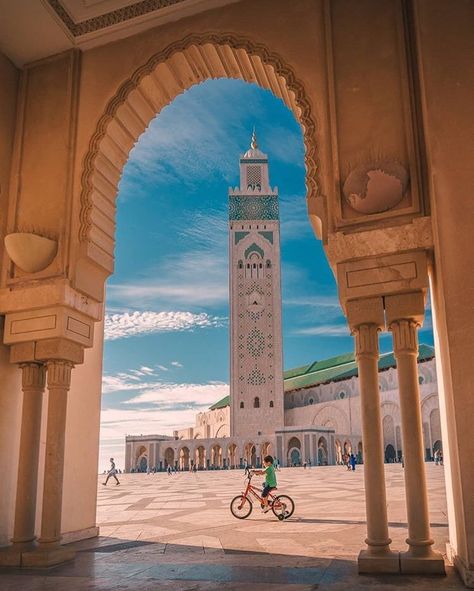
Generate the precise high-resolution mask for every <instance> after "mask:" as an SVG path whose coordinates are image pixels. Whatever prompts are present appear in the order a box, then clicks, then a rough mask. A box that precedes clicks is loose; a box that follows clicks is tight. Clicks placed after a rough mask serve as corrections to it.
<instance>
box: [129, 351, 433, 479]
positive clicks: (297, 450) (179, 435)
mask: <svg viewBox="0 0 474 591" xmlns="http://www.w3.org/2000/svg"><path fill="white" fill-rule="evenodd" d="M418 370H419V377H420V396H421V410H422V417H423V434H424V447H425V455H426V459H430V458H431V457H432V456H433V451H434V450H435V449H440V448H441V426H440V419H439V405H438V389H437V380H436V367H435V360H434V358H433V359H430V360H428V361H424V362H421V363H419V364H418ZM379 383H380V395H381V410H382V422H383V435H384V449H385V456H386V461H396V460H397V459H399V457H400V456H401V454H402V444H401V420H400V406H399V402H398V380H397V371H396V369H395V368H389V369H387V370H385V371H382V372H380V373H379ZM359 396H360V393H359V379H358V378H357V377H352V378H349V379H347V380H341V381H337V382H329V383H325V384H319V385H317V386H313V387H309V388H304V389H301V390H294V391H289V392H286V394H285V414H284V423H283V424H282V425H281V426H280V427H279V428H277V429H276V430H275V433H274V434H272V436H257V437H253V438H252V437H237V436H231V435H230V430H229V427H228V425H229V422H228V419H229V416H230V412H231V408H230V406H225V407H224V408H217V409H215V410H209V411H207V412H205V413H199V414H198V415H197V417H196V425H195V426H194V427H190V428H187V429H181V430H178V431H175V433H174V437H173V438H166V437H165V436H159V435H156V436H148V437H147V436H127V443H126V445H127V454H126V466H125V469H126V471H130V470H131V469H134V470H137V469H142V470H143V469H146V463H145V462H144V461H143V458H149V465H150V466H151V467H154V468H155V469H157V470H160V469H161V470H163V469H165V468H166V467H167V466H168V465H171V466H173V467H174V466H176V467H177V468H180V469H187V468H189V467H190V466H191V465H194V463H196V464H197V466H198V467H199V469H204V468H224V467H231V468H233V467H238V466H241V465H243V463H244V461H245V460H246V461H247V462H248V463H251V464H253V465H260V464H261V460H262V457H263V456H264V455H265V454H267V453H270V454H272V455H274V456H275V457H277V458H278V459H279V460H280V463H281V465H282V466H288V465H292V464H299V463H302V462H304V461H307V462H311V465H313V466H317V465H326V464H336V463H340V462H341V461H342V455H343V454H344V453H351V452H353V453H354V455H356V456H357V455H359V459H361V458H360V454H361V453H362V435H361V433H362V426H361V417H360V399H359Z"/></svg>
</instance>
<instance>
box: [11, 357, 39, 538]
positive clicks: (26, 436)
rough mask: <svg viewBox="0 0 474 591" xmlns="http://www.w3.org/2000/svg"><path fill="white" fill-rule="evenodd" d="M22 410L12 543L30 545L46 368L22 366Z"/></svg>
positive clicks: (35, 365)
mask: <svg viewBox="0 0 474 591" xmlns="http://www.w3.org/2000/svg"><path fill="white" fill-rule="evenodd" d="M20 368H21V372H22V390H23V408H22V415H21V434H20V453H19V463H18V479H17V491H16V504H15V522H14V529H13V538H12V542H13V543H14V544H15V545H19V546H21V545H24V544H28V543H31V542H32V541H33V540H34V539H35V518H36V491H37V485H38V458H39V444H40V434H41V406H42V403H43V392H44V385H45V368H44V366H43V365H41V364H38V363H22V364H20Z"/></svg>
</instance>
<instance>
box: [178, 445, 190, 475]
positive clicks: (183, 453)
mask: <svg viewBox="0 0 474 591" xmlns="http://www.w3.org/2000/svg"><path fill="white" fill-rule="evenodd" d="M189 462H190V454H189V448H188V447H186V446H185V447H182V448H181V449H180V450H179V469H180V470H189V468H190V465H189Z"/></svg>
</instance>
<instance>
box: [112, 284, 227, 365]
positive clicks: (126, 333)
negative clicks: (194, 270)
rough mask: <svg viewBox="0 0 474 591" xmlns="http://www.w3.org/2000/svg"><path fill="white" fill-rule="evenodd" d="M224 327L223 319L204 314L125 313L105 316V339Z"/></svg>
mask: <svg viewBox="0 0 474 591" xmlns="http://www.w3.org/2000/svg"><path fill="white" fill-rule="evenodd" d="M130 289H133V288H132V287H130ZM222 325H223V319H221V318H218V317H217V316H210V315H209V314H206V313H204V312H202V313H200V314H193V313H192V312H139V311H135V312H131V313H129V312H124V313H123V314H107V315H106V316H105V338H106V340H109V341H113V340H116V339H123V338H127V337H133V336H138V335H144V334H152V333H158V332H173V331H185V330H194V329H196V328H210V327H213V328H215V327H218V326H222ZM140 371H141V372H143V373H149V372H153V370H152V369H151V368H148V367H141V368H140Z"/></svg>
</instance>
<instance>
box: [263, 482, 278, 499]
mask: <svg viewBox="0 0 474 591" xmlns="http://www.w3.org/2000/svg"><path fill="white" fill-rule="evenodd" d="M274 488H275V487H274V486H269V485H268V484H264V485H263V489H262V497H268V493H269V492H270V491H271V490H274Z"/></svg>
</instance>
